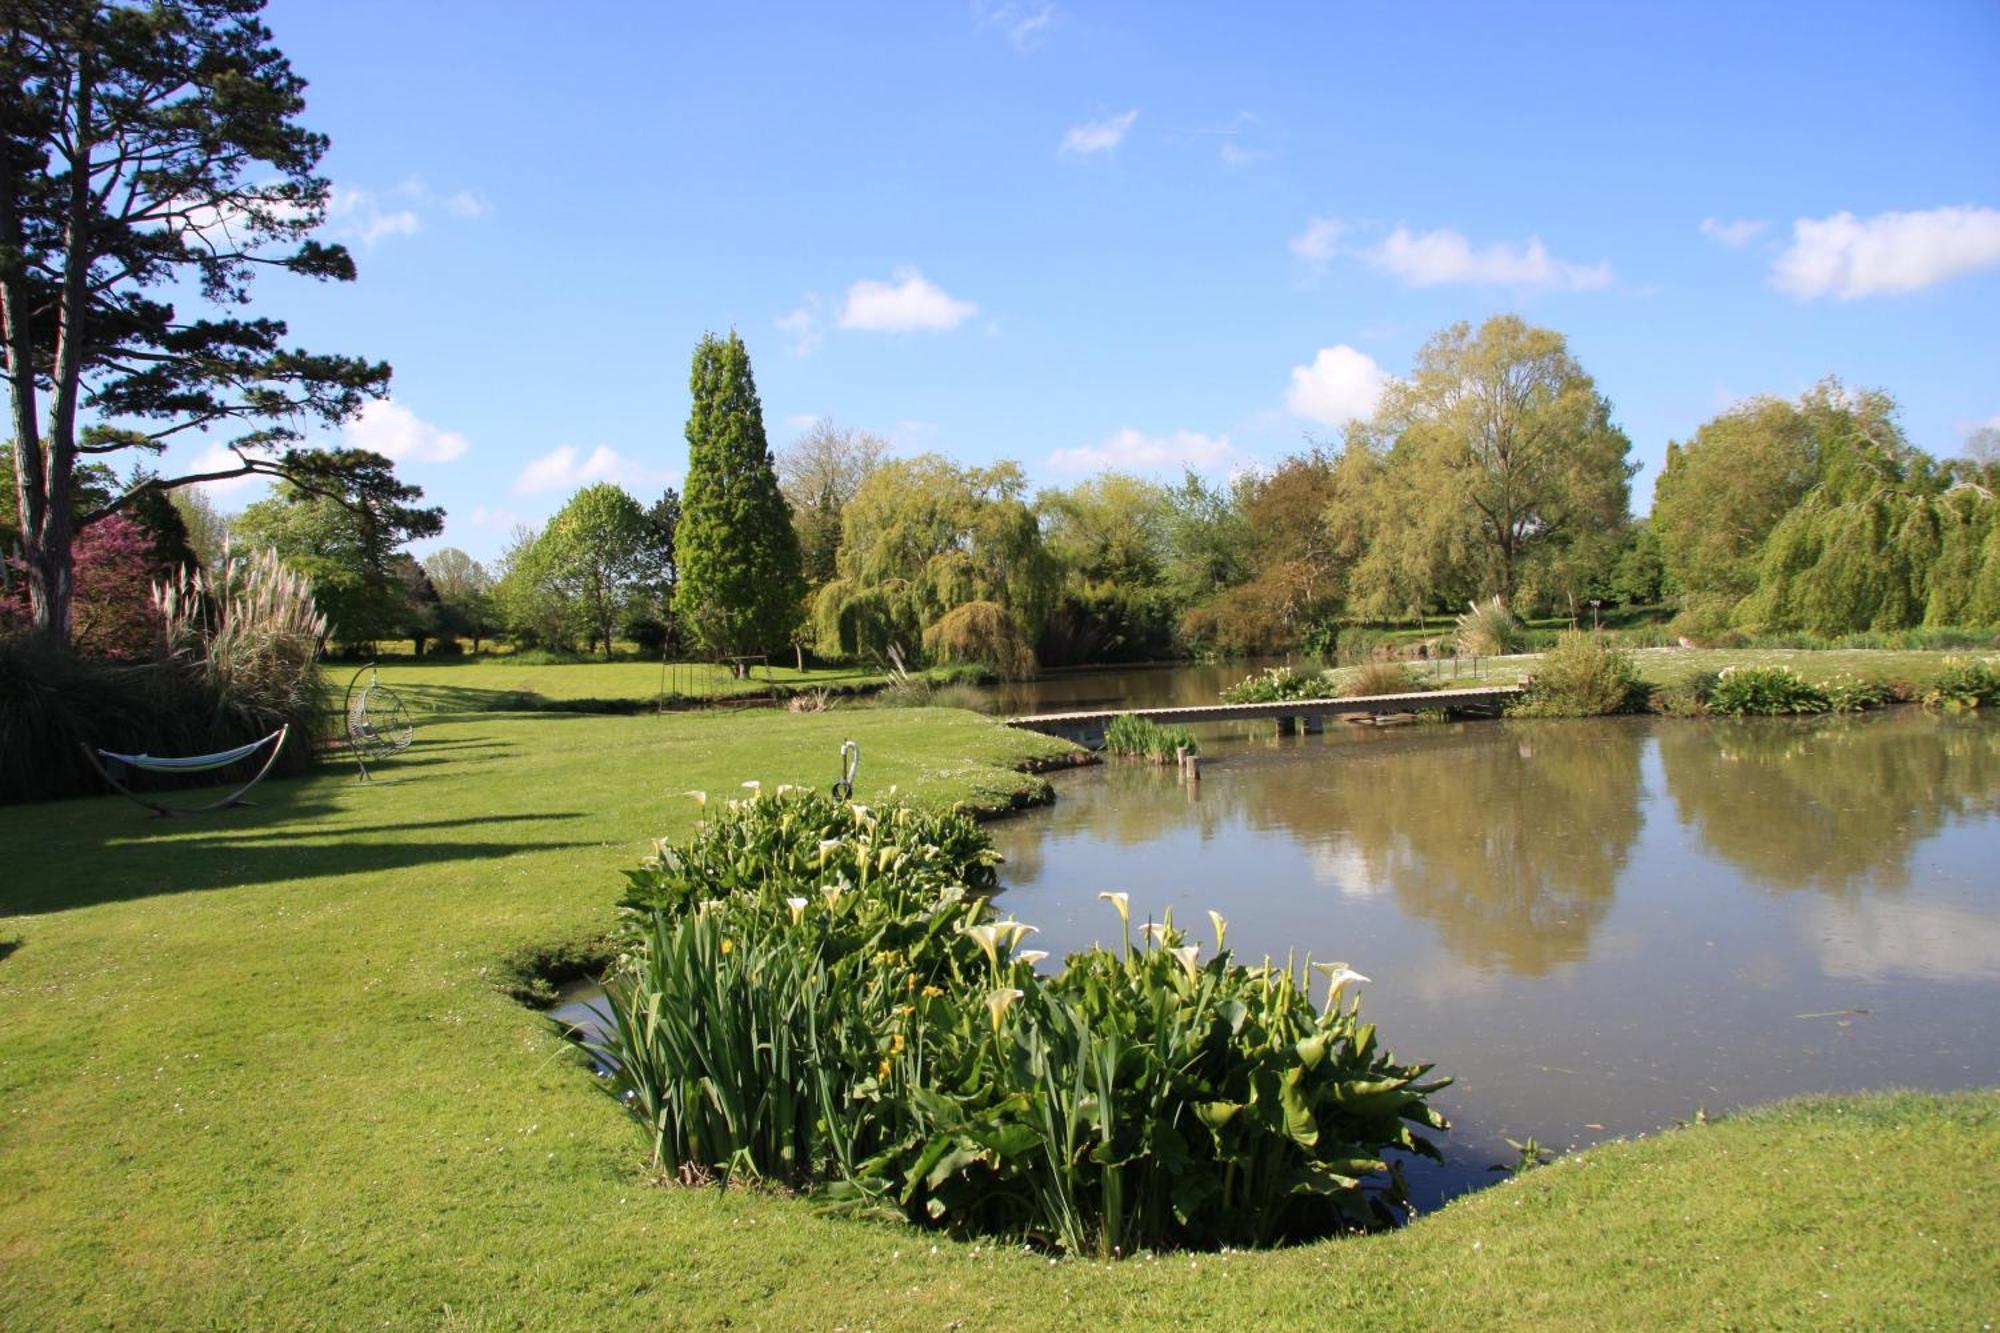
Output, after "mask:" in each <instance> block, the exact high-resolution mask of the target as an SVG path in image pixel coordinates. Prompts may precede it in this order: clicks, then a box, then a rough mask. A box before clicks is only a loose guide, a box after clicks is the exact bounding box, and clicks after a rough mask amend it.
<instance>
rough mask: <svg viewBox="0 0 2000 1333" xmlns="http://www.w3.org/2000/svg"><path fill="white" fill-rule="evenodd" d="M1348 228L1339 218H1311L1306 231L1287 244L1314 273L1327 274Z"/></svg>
mask: <svg viewBox="0 0 2000 1333" xmlns="http://www.w3.org/2000/svg"><path fill="white" fill-rule="evenodd" d="M1345 230H1347V226H1346V224H1345V223H1343V222H1342V221H1341V220H1340V219H1339V218H1310V219H1308V220H1307V222H1306V229H1305V230H1304V231H1302V232H1300V233H1299V234H1298V235H1296V236H1294V237H1292V239H1291V240H1290V241H1288V242H1286V244H1287V246H1288V247H1289V248H1290V250H1291V252H1292V253H1293V254H1294V255H1296V256H1297V257H1298V258H1299V259H1301V260H1302V261H1304V263H1305V266H1306V267H1307V268H1308V269H1310V270H1311V271H1312V272H1313V273H1315V274H1319V273H1324V272H1326V267H1327V265H1328V264H1330V263H1332V262H1333V252H1334V249H1335V247H1336V246H1338V245H1339V244H1340V234H1341V233H1342V232H1343V231H1345Z"/></svg>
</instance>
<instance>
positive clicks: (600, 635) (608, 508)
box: [535, 482, 648, 658]
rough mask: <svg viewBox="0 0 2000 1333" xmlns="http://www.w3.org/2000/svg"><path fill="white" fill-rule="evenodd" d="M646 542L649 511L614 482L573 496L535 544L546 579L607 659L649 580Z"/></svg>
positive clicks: (602, 483)
mask: <svg viewBox="0 0 2000 1333" xmlns="http://www.w3.org/2000/svg"><path fill="white" fill-rule="evenodd" d="M646 541H647V527H646V511H645V510H643V509H641V508H639V502H638V501H637V500H634V499H633V498H632V497H631V496H630V495H627V494H626V493H625V490H624V488H623V487H620V486H616V485H613V484H612V483H610V482H599V483H597V484H596V485H594V486H586V487H584V488H583V489H582V490H580V491H578V492H577V493H576V494H575V495H573V496H571V497H570V499H569V503H568V504H566V505H564V506H563V507H562V509H561V510H560V511H559V512H558V513H557V514H556V516H555V517H554V518H552V519H550V520H549V525H548V527H547V528H545V529H543V531H542V535H541V536H540V537H539V538H537V539H536V542H535V545H536V547H537V551H536V563H537V564H538V565H539V567H540V570H541V572H542V577H543V578H545V579H546V580H547V581H548V583H549V584H550V586H551V588H552V589H553V591H554V592H555V594H556V595H557V596H558V597H560V598H562V599H563V600H565V601H567V602H568V603H570V605H571V606H573V607H574V608H575V611H576V615H577V617H578V619H579V620H580V621H581V623H582V624H583V626H584V627H585V629H586V631H587V632H588V633H589V634H590V636H591V639H592V641H593V642H594V643H596V644H599V645H601V646H602V647H603V649H604V655H605V656H606V657H607V658H608V657H610V656H611V639H612V634H613V632H614V631H615V630H616V629H617V628H618V622H619V619H620V617H621V616H622V615H623V613H624V611H625V608H626V605H627V603H628V602H629V601H630V600H631V598H632V597H633V595H634V594H635V593H637V592H639V591H640V588H641V582H642V580H643V579H644V577H645V575H646V572H647V568H648V562H647V550H646Z"/></svg>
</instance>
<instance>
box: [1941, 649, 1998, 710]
mask: <svg viewBox="0 0 2000 1333" xmlns="http://www.w3.org/2000/svg"><path fill="white" fill-rule="evenodd" d="M1996 706H2000V658H1992V657H1988V658H1953V659H1951V660H1950V661H1949V662H1947V663H1946V664H1945V668H1944V670H1942V671H1940V672H1939V673H1938V675H1937V679H1935V680H1934V681H1932V682H1931V687H1930V689H1929V690H1927V691H1926V692H1925V694H1924V707H1926V708H1941V709H1946V710H1948V711H1953V712H1956V711H1959V710H1961V709H1968V708H1993V707H1996Z"/></svg>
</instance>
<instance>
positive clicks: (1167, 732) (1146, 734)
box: [1104, 713, 1201, 764]
mask: <svg viewBox="0 0 2000 1333" xmlns="http://www.w3.org/2000/svg"><path fill="white" fill-rule="evenodd" d="M1104 748H1105V750H1106V752H1107V753H1110V754H1115V755H1125V756H1128V757H1131V758H1136V759H1150V760H1152V761H1153V762H1154V763H1156V764H1166V763H1171V762H1173V760H1174V759H1176V758H1177V757H1178V755H1179V752H1180V751H1183V750H1185V751H1186V752H1187V753H1189V754H1199V753H1201V743H1200V742H1199V741H1197V740H1195V738H1194V733H1193V732H1191V731H1189V730H1188V729H1187V728H1186V727H1182V726H1161V725H1160V724H1159V723H1157V722H1155V721H1153V719H1151V718H1149V717H1139V716H1137V715H1136V714H1133V713H1120V714H1119V715H1118V716H1117V717H1114V718H1112V719H1111V723H1110V725H1109V726H1107V727H1106V728H1105V729H1104Z"/></svg>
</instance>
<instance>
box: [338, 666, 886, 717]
mask: <svg viewBox="0 0 2000 1333" xmlns="http://www.w3.org/2000/svg"><path fill="white" fill-rule="evenodd" d="M363 665H365V664H362V663H350V662H334V663H330V664H328V665H327V666H326V667H325V668H324V670H325V672H326V674H327V676H328V677H329V678H330V679H331V680H332V681H333V682H334V685H335V690H336V693H338V691H340V690H344V689H345V688H346V687H347V683H348V681H349V680H350V679H352V678H353V676H354V673H355V672H356V671H357V670H359V669H361V667H362V666H363ZM378 670H379V672H380V675H381V679H382V683H383V684H384V685H387V686H389V687H390V688H391V689H393V690H395V691H396V693H397V694H398V696H400V697H401V698H402V700H403V702H404V704H405V705H406V706H408V707H410V708H413V709H419V710H422V711H424V712H487V711H493V710H496V709H498V710H517V709H549V708H554V709H561V708H562V707H563V706H564V705H570V706H575V705H577V704H578V702H579V701H597V702H602V703H604V704H624V705H630V706H632V707H633V709H634V710H636V709H638V708H639V707H640V706H643V705H649V704H652V703H653V702H655V701H656V700H659V699H660V698H661V697H662V696H665V697H666V698H667V699H668V700H669V701H670V702H671V701H673V700H679V699H694V700H722V699H745V698H756V697H761V696H765V695H769V694H772V693H774V692H781V693H790V692H795V691H800V690H820V689H823V690H829V691H833V692H836V693H840V692H846V691H852V690H860V689H870V688H874V687H876V686H880V685H882V684H883V683H885V682H886V681H887V680H888V677H887V676H886V675H884V674H883V673H882V672H880V671H875V670H872V669H862V668H857V667H832V668H824V669H808V670H806V671H798V670H795V669H793V668H792V667H788V666H778V665H776V664H773V665H771V666H769V667H765V666H756V667H753V668H752V669H751V671H750V674H749V675H747V676H744V677H741V678H738V677H737V676H736V675H735V673H734V672H732V671H731V670H730V669H729V668H728V667H727V666H718V665H716V664H715V663H712V662H674V663H668V664H667V667H666V669H665V671H664V672H662V670H661V668H660V664H659V663H658V662H647V661H644V660H636V659H629V658H614V659H613V660H611V661H608V662H592V661H576V662H548V661H537V660H530V661H525V662H523V661H520V660H517V659H516V658H515V657H513V656H512V655H509V654H501V655H496V656H491V657H486V656H482V657H466V658H449V657H436V658H423V657H404V658H392V659H388V660H385V661H384V662H382V663H381V665H380V667H379V668H378ZM362 679H363V681H364V682H365V681H366V680H367V677H366V676H365V675H364V676H363V677H362Z"/></svg>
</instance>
